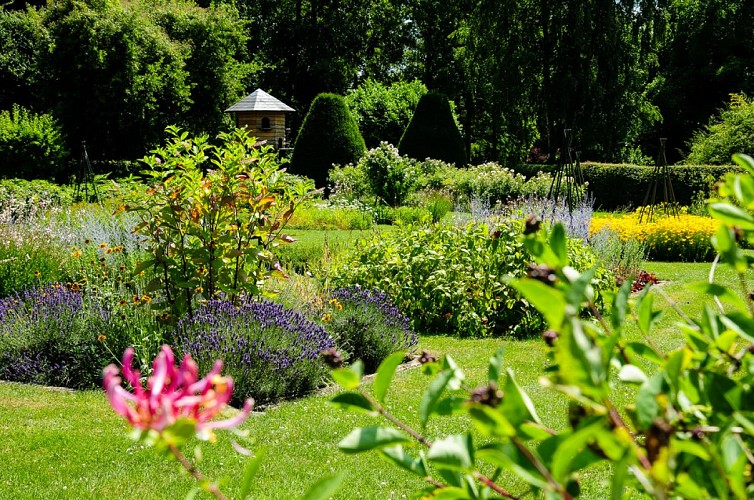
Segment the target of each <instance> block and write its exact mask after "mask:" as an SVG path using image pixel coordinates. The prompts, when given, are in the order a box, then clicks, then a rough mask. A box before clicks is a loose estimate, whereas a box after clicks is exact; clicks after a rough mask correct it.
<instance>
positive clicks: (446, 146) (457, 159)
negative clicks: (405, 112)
mask: <svg viewBox="0 0 754 500" xmlns="http://www.w3.org/2000/svg"><path fill="white" fill-rule="evenodd" d="M398 150H399V151H400V153H401V154H402V155H406V156H410V157H411V158H415V159H417V160H424V159H426V158H433V159H435V160H442V161H444V162H447V163H452V164H454V165H455V166H456V167H462V166H464V165H465V164H466V149H465V147H464V145H463V138H462V137H461V132H460V131H459V130H458V127H457V126H456V123H455V121H454V120H453V113H452V112H451V110H450V103H449V102H448V98H447V97H445V96H444V95H443V94H439V93H437V92H430V93H428V94H425V95H424V96H422V98H421V99H420V100H419V104H418V105H417V106H416V111H415V112H414V116H413V117H412V118H411V123H409V124H408V127H406V131H405V132H404V133H403V137H402V138H401V142H400V144H399V145H398Z"/></svg>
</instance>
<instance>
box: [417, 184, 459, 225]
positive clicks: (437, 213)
mask: <svg viewBox="0 0 754 500" xmlns="http://www.w3.org/2000/svg"><path fill="white" fill-rule="evenodd" d="M409 202H410V204H411V205H413V206H417V207H420V208H423V209H425V210H427V211H428V212H429V214H430V216H431V221H432V222H440V221H441V220H442V219H443V218H444V217H445V216H446V215H447V214H448V213H450V212H451V211H452V210H453V198H452V197H451V195H450V193H448V192H447V191H435V190H425V191H421V192H418V193H415V194H414V196H412V197H411V199H410V200H409Z"/></svg>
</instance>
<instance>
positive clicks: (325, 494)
mask: <svg viewBox="0 0 754 500" xmlns="http://www.w3.org/2000/svg"><path fill="white" fill-rule="evenodd" d="M342 481H343V472H338V473H337V474H334V475H332V476H327V477H323V478H322V479H320V480H319V481H317V482H316V483H314V485H312V487H311V488H309V491H307V492H306V493H305V494H304V496H303V497H302V498H301V500H327V499H328V498H330V497H332V496H333V494H334V493H335V492H336V491H338V488H339V487H340V483H341V482H342Z"/></svg>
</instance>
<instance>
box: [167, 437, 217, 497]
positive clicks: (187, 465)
mask: <svg viewBox="0 0 754 500" xmlns="http://www.w3.org/2000/svg"><path fill="white" fill-rule="evenodd" d="M168 449H169V450H170V453H172V454H173V456H174V457H175V458H176V459H177V460H178V462H180V464H181V465H182V466H183V468H184V469H186V470H187V471H188V472H189V474H191V475H192V476H194V479H196V480H197V482H199V483H202V482H204V481H205V479H204V476H203V475H202V473H201V472H200V471H199V469H197V468H196V467H195V466H194V465H193V464H192V463H191V462H189V461H188V460H187V459H186V457H184V456H183V453H181V450H179V449H178V447H177V446H175V445H174V444H169V445H168ZM205 488H206V489H207V491H208V492H209V493H212V494H213V495H214V496H215V497H216V498H219V499H220V500H226V497H225V495H223V493H222V492H221V491H220V488H218V487H217V485H216V484H214V483H207V485H206V486H205Z"/></svg>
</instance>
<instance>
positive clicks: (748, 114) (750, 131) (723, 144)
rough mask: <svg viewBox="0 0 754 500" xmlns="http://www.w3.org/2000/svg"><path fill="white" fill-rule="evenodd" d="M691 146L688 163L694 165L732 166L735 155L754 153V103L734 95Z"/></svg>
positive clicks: (692, 140)
mask: <svg viewBox="0 0 754 500" xmlns="http://www.w3.org/2000/svg"><path fill="white" fill-rule="evenodd" d="M689 146H690V148H691V152H690V153H689V155H688V157H687V158H686V163H689V164H692V165H698V164H712V165H730V158H731V156H732V155H733V153H746V154H754V100H752V99H750V98H747V97H746V96H744V95H741V94H733V95H731V98H730V103H729V104H728V107H727V108H725V109H723V110H720V113H718V115H717V116H713V117H712V118H711V119H710V122H709V124H708V125H707V126H706V127H704V128H703V129H702V130H698V131H696V132H695V133H694V135H693V136H692V137H691V141H690V142H689Z"/></svg>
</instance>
